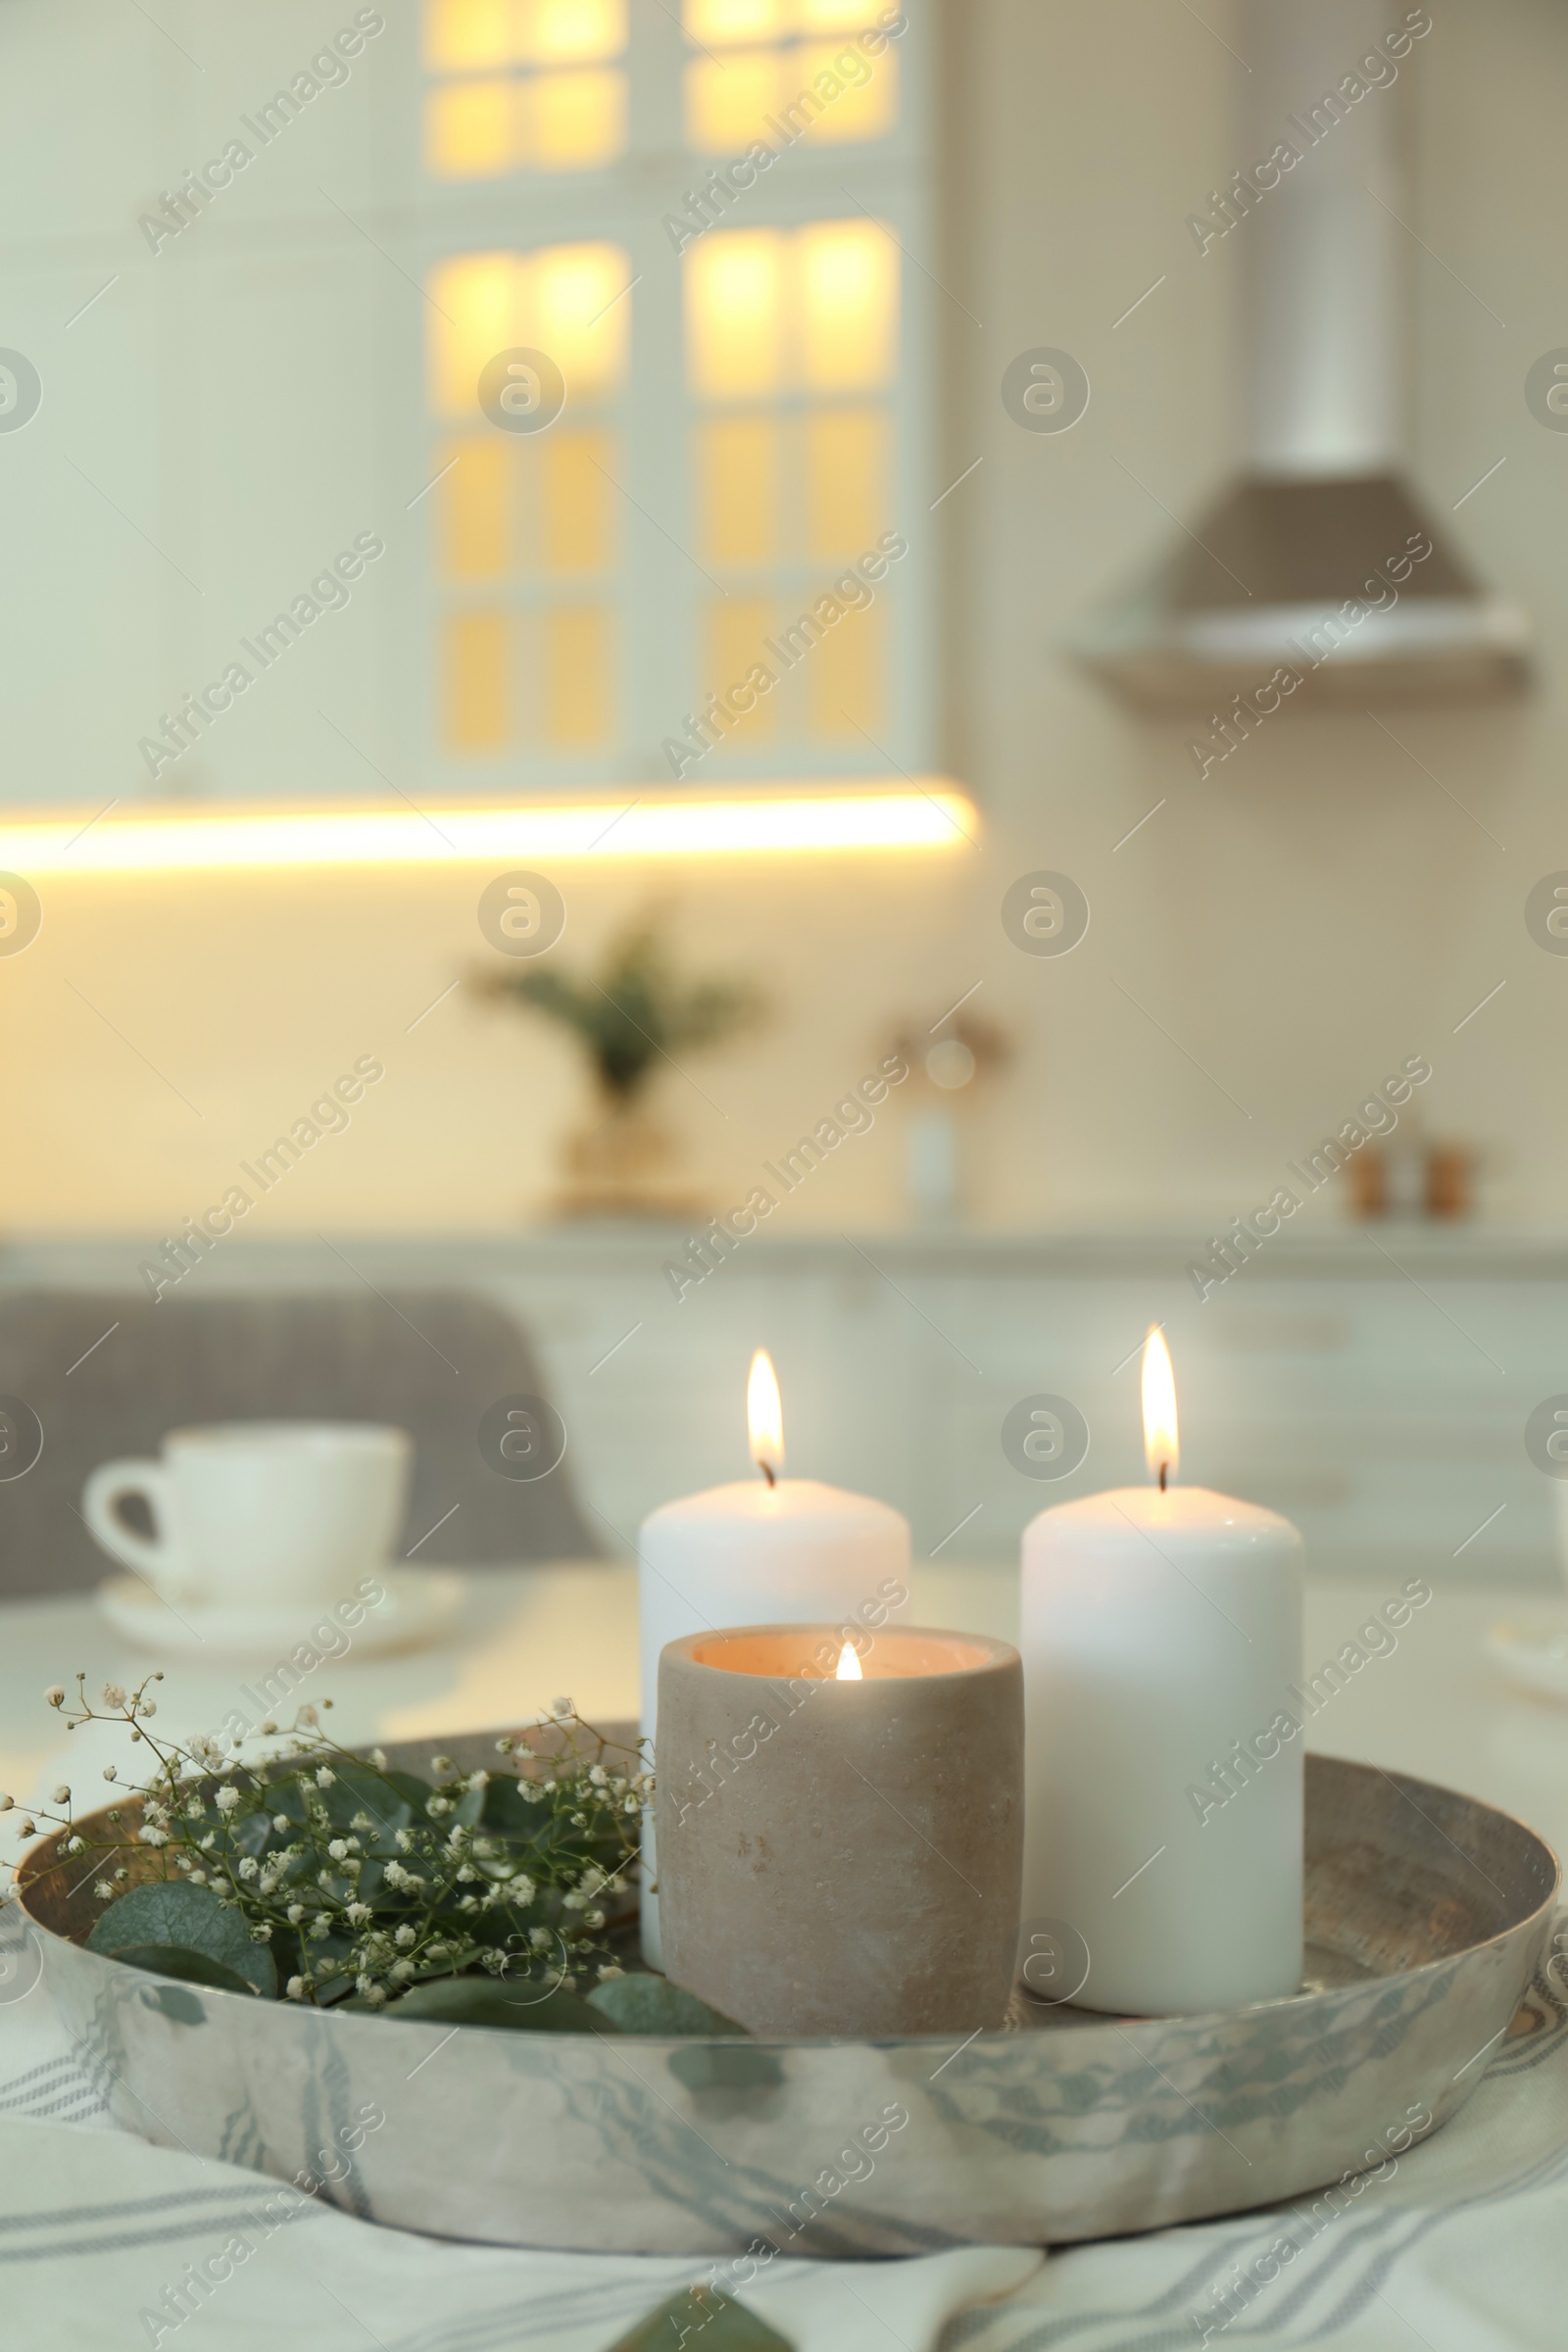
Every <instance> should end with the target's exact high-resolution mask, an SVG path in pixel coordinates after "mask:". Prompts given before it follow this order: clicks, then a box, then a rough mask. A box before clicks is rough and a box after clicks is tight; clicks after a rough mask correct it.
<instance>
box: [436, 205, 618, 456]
mask: <svg viewBox="0 0 1568 2352" xmlns="http://www.w3.org/2000/svg"><path fill="white" fill-rule="evenodd" d="M631 275H632V268H631V264H630V262H629V261H628V260H627V258H626V252H625V249H624V247H623V246H620V245H613V244H610V243H604V244H592V245H548V246H544V247H542V248H541V249H540V250H538V251H536V252H533V253H505V252H503V253H463V254H456V255H454V256H453V258H452V259H451V260H450V261H447V262H443V263H442V264H441V265H440V267H439V268H438V269H435V270H432V271H431V272H430V279H429V294H430V300H431V303H432V305H433V306H434V308H433V312H432V315H431V319H430V371H431V397H432V400H433V402H434V405H435V407H436V408H437V409H438V410H439V411H440V412H441V414H442V415H444V416H448V417H475V416H477V414H478V383H479V376H480V372H481V370H482V369H483V368H484V367H485V365H486V363H487V362H488V361H489V360H491V359H493V358H494V357H495V354H496V353H497V352H498V351H507V350H511V349H512V348H513V347H514V346H516V345H524V346H531V347H532V348H534V349H536V350H539V351H545V352H548V353H549V355H550V357H551V358H552V359H553V360H554V361H555V363H556V365H557V367H558V368H560V369H561V372H562V374H563V375H564V377H565V380H566V398H567V401H568V403H569V402H570V401H571V399H572V398H573V396H574V395H579V394H581V395H593V394H602V393H605V392H608V391H613V389H614V388H615V387H616V386H617V385H618V383H619V382H620V379H621V376H622V375H623V373H624V372H625V366H626V344H627V336H628V332H629V328H630V319H631V304H632V302H633V300H634V299H635V297H634V296H632V295H628V294H626V286H627V283H628V281H629V279H630V277H631ZM617 295H620V296H624V297H625V298H624V300H620V301H617V300H616V297H617Z"/></svg>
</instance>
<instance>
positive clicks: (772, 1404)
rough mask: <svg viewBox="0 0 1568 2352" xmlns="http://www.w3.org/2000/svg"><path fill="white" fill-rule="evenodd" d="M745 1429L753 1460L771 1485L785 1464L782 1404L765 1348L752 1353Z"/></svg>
mask: <svg viewBox="0 0 1568 2352" xmlns="http://www.w3.org/2000/svg"><path fill="white" fill-rule="evenodd" d="M746 1428H747V1433H748V1435H749V1436H750V1438H751V1442H752V1459H753V1461H754V1462H755V1463H756V1464H757V1467H758V1468H759V1470H760V1471H761V1473H762V1476H763V1477H764V1478H765V1479H766V1481H767V1483H768V1485H769V1486H772V1485H773V1484H774V1483H775V1481H776V1480H777V1478H778V1475H779V1472H780V1471H781V1470H782V1469H783V1467H784V1405H783V1401H782V1399H781V1397H780V1396H779V1393H778V1374H777V1373H776V1372H775V1371H774V1369H773V1359H772V1357H771V1356H770V1355H769V1354H768V1352H767V1349H766V1348H759V1349H758V1350H757V1353H756V1354H755V1355H754V1356H753V1358H752V1369H751V1372H750V1375H749V1376H748V1379H747V1382H746Z"/></svg>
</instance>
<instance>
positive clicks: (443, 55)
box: [424, 0, 513, 73]
mask: <svg viewBox="0 0 1568 2352" xmlns="http://www.w3.org/2000/svg"><path fill="white" fill-rule="evenodd" d="M512 24H513V6H512V0H425V8H424V62H425V64H426V65H427V66H429V67H430V68H431V70H432V71H433V72H434V73H469V72H472V71H473V69H474V68H475V67H483V66H504V65H506V64H507V63H508V62H509V61H510V59H511V56H512Z"/></svg>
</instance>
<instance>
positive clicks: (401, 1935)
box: [392, 1923, 415, 1944]
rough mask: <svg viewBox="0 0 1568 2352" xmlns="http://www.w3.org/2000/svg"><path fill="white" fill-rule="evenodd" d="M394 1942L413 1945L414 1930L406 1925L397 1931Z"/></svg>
mask: <svg viewBox="0 0 1568 2352" xmlns="http://www.w3.org/2000/svg"><path fill="white" fill-rule="evenodd" d="M392 1940H393V1942H394V1943H403V1944H409V1943H413V1942H414V1941H415V1934H414V1930H413V1929H412V1928H411V1927H409V1926H408V1925H407V1924H406V1923H405V1925H404V1926H403V1927H401V1928H399V1929H398V1930H397V1932H396V1934H395V1935H394V1936H393V1938H392Z"/></svg>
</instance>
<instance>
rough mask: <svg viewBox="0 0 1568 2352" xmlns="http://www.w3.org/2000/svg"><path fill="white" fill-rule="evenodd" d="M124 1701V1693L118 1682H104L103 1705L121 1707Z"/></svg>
mask: <svg viewBox="0 0 1568 2352" xmlns="http://www.w3.org/2000/svg"><path fill="white" fill-rule="evenodd" d="M124 1703H125V1693H124V1692H123V1691H122V1689H121V1688H120V1685H119V1684H118V1683H105V1685H104V1705H105V1706H106V1707H123V1705H124Z"/></svg>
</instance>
